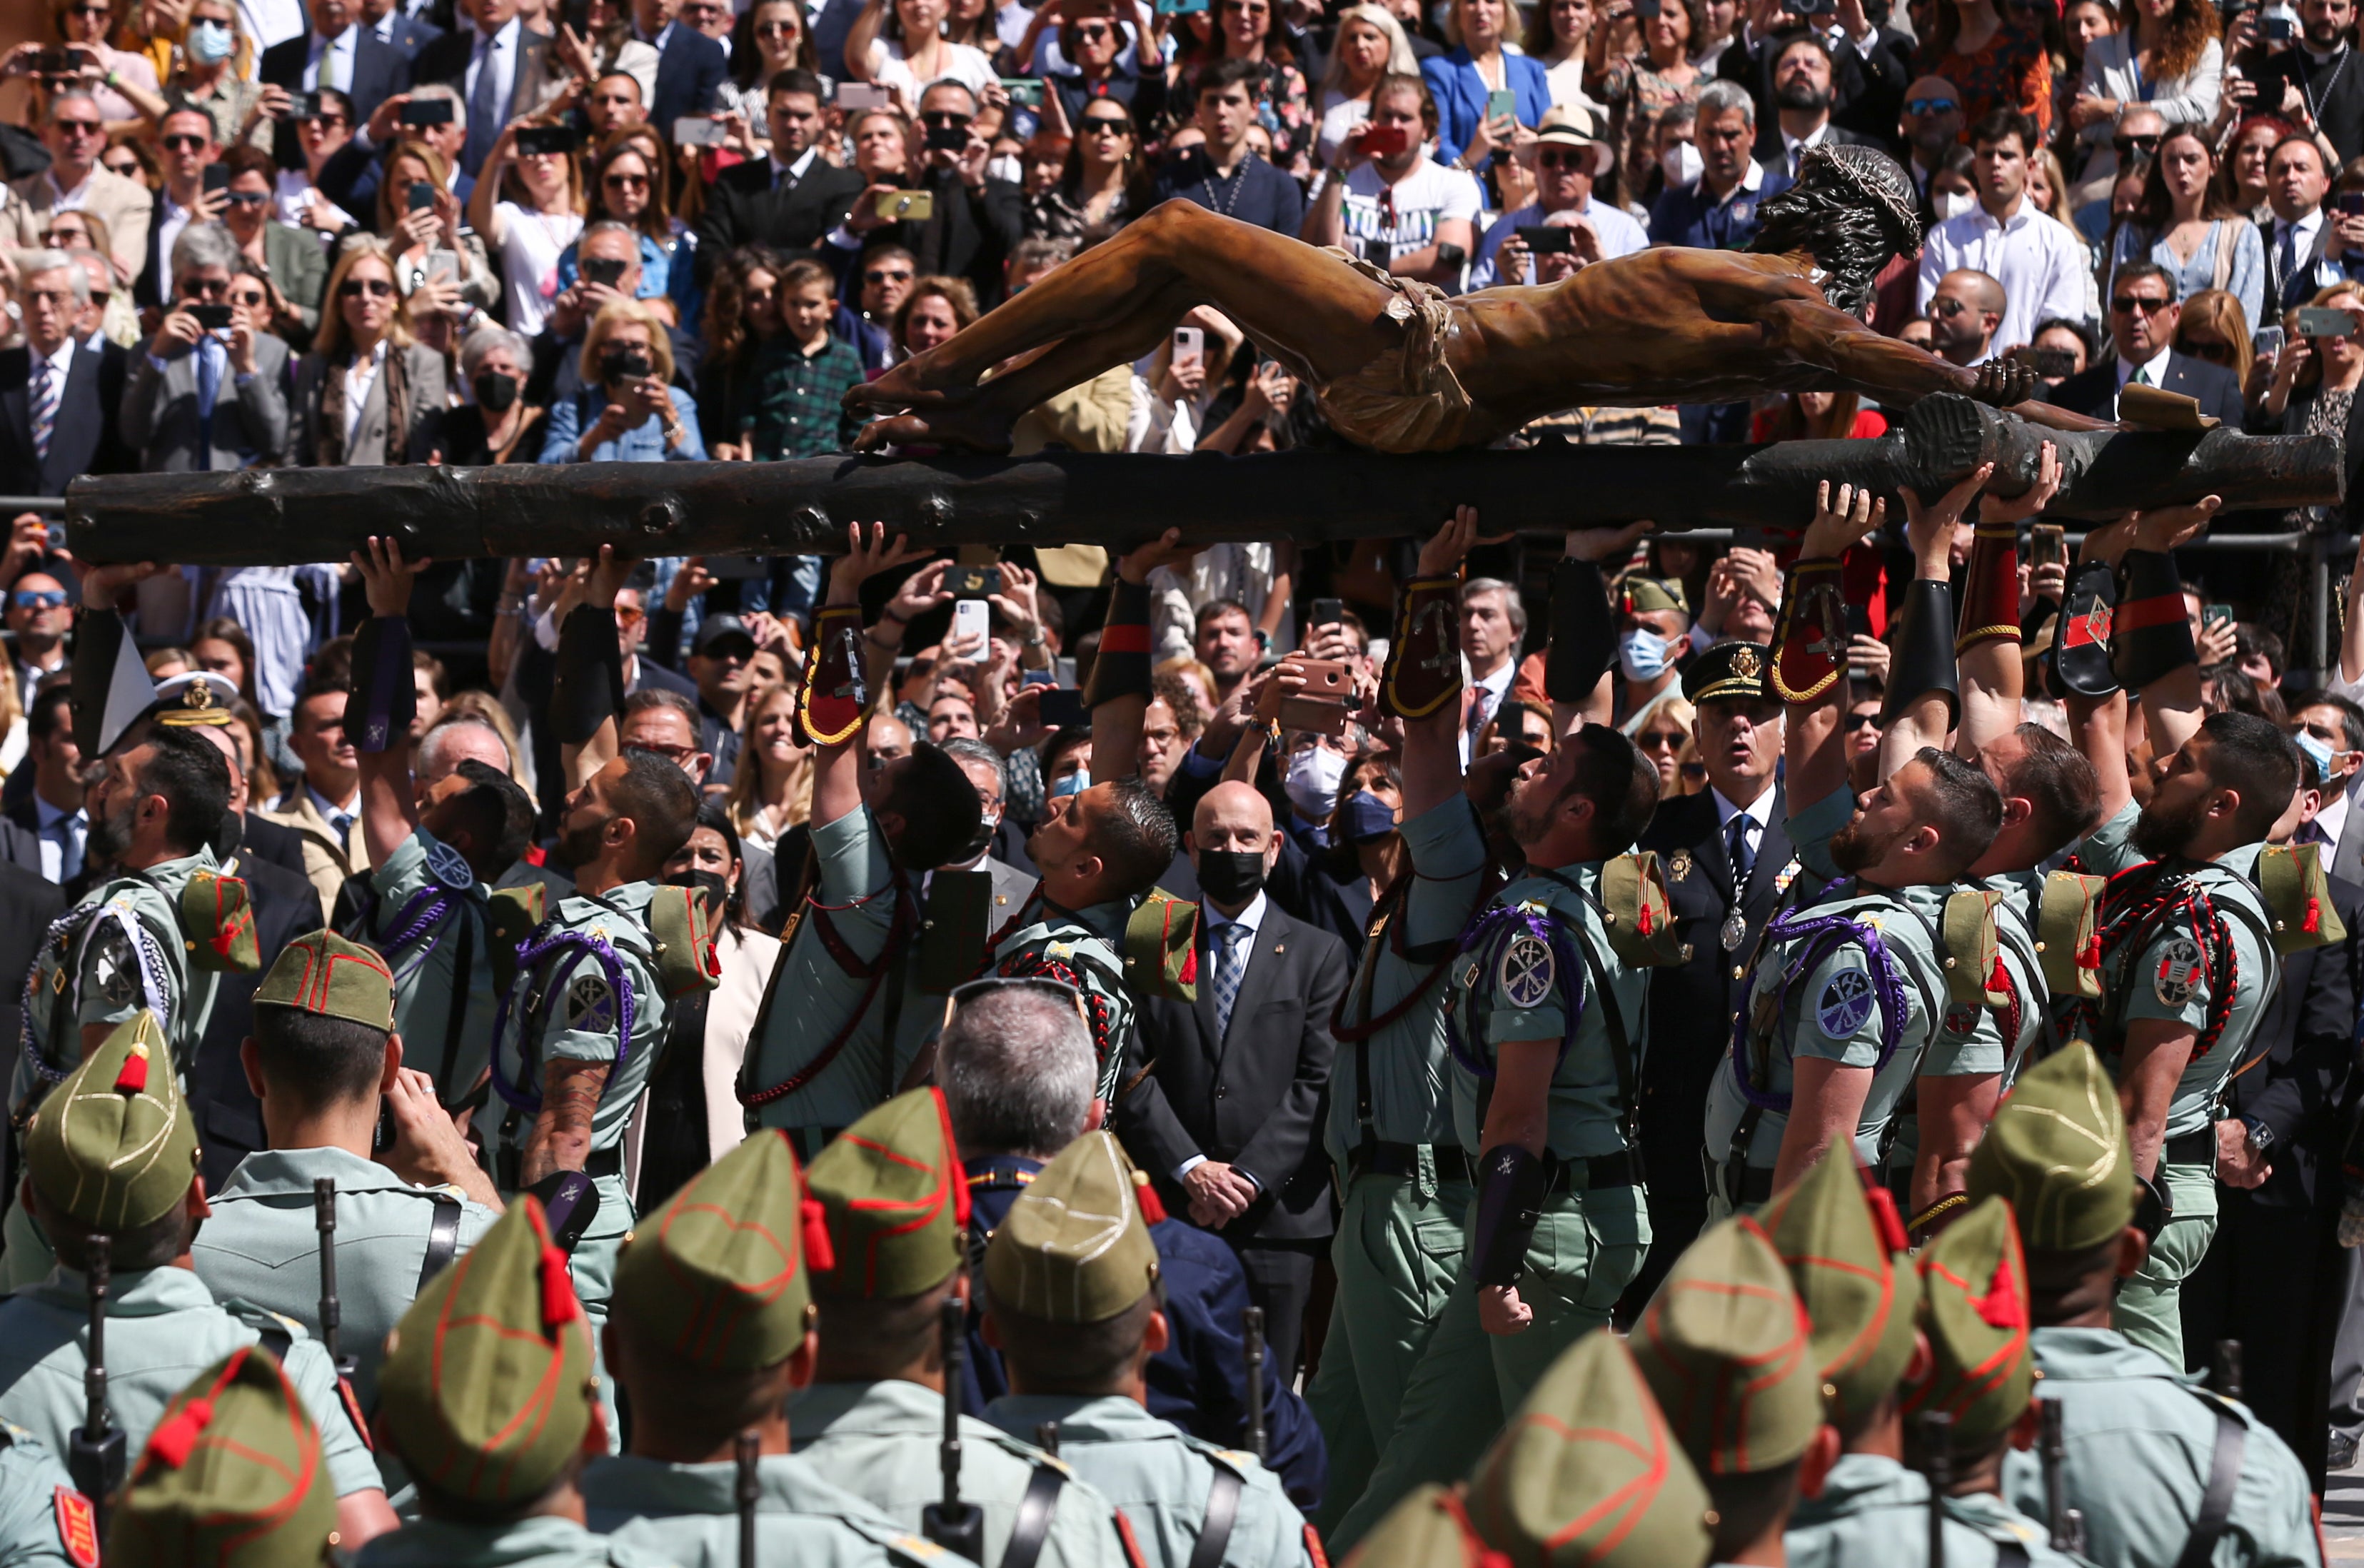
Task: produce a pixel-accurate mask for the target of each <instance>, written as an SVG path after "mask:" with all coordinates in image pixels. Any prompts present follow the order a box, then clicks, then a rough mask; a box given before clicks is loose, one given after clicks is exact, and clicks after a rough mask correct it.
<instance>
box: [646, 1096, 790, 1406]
mask: <svg viewBox="0 0 2364 1568" xmlns="http://www.w3.org/2000/svg"><path fill="white" fill-rule="evenodd" d="M828 1257H829V1240H828V1232H827V1231H826V1230H825V1229H823V1228H822V1226H821V1221H820V1205H819V1204H818V1203H815V1202H814V1201H813V1200H811V1199H810V1198H808V1197H806V1196H805V1182H804V1173H803V1172H802V1171H800V1170H798V1169H797V1156H796V1151H794V1150H792V1149H790V1148H789V1147H788V1140H787V1139H786V1136H784V1135H782V1134H780V1133H778V1132H776V1131H769V1130H767V1131H764V1132H758V1133H756V1134H754V1135H753V1136H752V1137H750V1138H748V1139H746V1140H744V1141H742V1143H740V1144H739V1146H738V1147H737V1148H735V1149H733V1150H731V1151H730V1153H728V1154H725V1155H724V1156H723V1157H722V1158H721V1159H719V1160H717V1161H716V1162H714V1163H713V1164H711V1165H708V1167H707V1168H706V1169H705V1170H703V1171H700V1172H699V1173H697V1175H696V1176H693V1177H692V1178H690V1180H689V1182H688V1184H686V1185H685V1186H684V1187H683V1188H682V1189H681V1190H680V1191H679V1192H677V1193H675V1194H674V1195H673V1197H672V1198H671V1199H670V1200H668V1201H667V1202H666V1204H665V1206H664V1207H663V1208H662V1209H660V1210H658V1211H657V1213H656V1214H655V1215H654V1216H653V1217H652V1218H649V1219H644V1220H642V1221H641V1223H640V1225H639V1227H638V1228H637V1229H636V1230H635V1231H634V1233H633V1239H632V1240H631V1242H630V1245H628V1246H627V1247H625V1249H624V1255H623V1258H622V1261H621V1262H619V1263H618V1264H617V1265H616V1295H615V1306H614V1307H613V1311H614V1313H615V1315H616V1317H617V1318H618V1320H619V1321H620V1322H621V1323H623V1324H624V1325H625V1326H626V1327H628V1328H629V1329H630V1330H631V1331H632V1332H633V1333H634V1334H635V1335H641V1336H646V1337H647V1339H648V1340H650V1342H652V1344H654V1345H656V1346H658V1347H661V1348H662V1349H663V1350H664V1351H666V1352H668V1353H669V1354H672V1355H675V1356H678V1357H680V1358H681V1359H682V1360H684V1361H686V1362H691V1363H692V1364H694V1365H697V1366H707V1367H715V1368H720V1369H726V1370H730V1371H741V1372H744V1371H750V1370H752V1369H753V1368H756V1367H764V1366H774V1365H776V1364H778V1363H779V1362H784V1361H786V1360H787V1358H788V1357H789V1356H791V1355H793V1354H795V1353H796V1351H797V1346H799V1345H801V1344H803V1343H804V1342H805V1318H806V1312H807V1309H808V1307H809V1305H810V1304H811V1301H812V1275H811V1273H810V1272H809V1271H810V1270H811V1269H812V1268H815V1267H818V1266H820V1264H821V1263H822V1262H826V1261H827V1260H828Z"/></svg>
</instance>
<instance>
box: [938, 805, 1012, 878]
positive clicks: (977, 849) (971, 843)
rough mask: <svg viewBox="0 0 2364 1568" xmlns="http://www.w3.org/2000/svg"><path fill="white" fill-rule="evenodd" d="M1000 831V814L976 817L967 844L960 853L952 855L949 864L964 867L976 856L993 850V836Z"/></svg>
mask: <svg viewBox="0 0 2364 1568" xmlns="http://www.w3.org/2000/svg"><path fill="white" fill-rule="evenodd" d="M1000 830H1001V814H1000V813H999V812H998V811H995V812H988V813H987V814H986V815H984V816H982V817H978V818H977V822H976V832H974V833H972V834H970V835H969V840H968V842H967V843H966V844H965V845H963V846H962V848H961V852H960V853H959V854H956V855H954V856H953V858H952V861H951V862H950V863H952V864H953V865H966V864H967V863H968V862H971V861H973V860H975V859H976V857H977V856H979V855H981V854H983V853H985V851H987V850H989V849H991V848H993V836H994V835H995V834H996V833H998V832H999V831H1000Z"/></svg>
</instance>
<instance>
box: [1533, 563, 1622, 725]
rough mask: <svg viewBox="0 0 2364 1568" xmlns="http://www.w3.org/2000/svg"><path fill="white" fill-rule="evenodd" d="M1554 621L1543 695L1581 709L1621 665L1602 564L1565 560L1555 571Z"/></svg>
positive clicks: (1552, 591) (1545, 666)
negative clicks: (1603, 678)
mask: <svg viewBox="0 0 2364 1568" xmlns="http://www.w3.org/2000/svg"><path fill="white" fill-rule="evenodd" d="M1551 617H1552V625H1551V651H1550V652H1549V653H1548V654H1546V655H1545V656H1544V691H1545V692H1547V693H1549V694H1550V695H1551V700H1552V701H1554V702H1556V703H1563V702H1564V703H1580V702H1582V701H1583V700H1584V699H1585V698H1587V697H1589V696H1590V695H1592V688H1593V687H1595V686H1597V685H1599V684H1600V677H1601V676H1603V675H1605V674H1607V673H1609V666H1610V665H1611V664H1612V663H1614V662H1616V660H1617V617H1614V616H1612V615H1611V614H1610V613H1609V584H1608V582H1607V580H1606V579H1604V578H1603V577H1602V576H1601V575H1600V562H1597V561H1566V560H1563V561H1562V562H1560V563H1559V564H1558V565H1557V566H1555V567H1553V568H1552V585H1551Z"/></svg>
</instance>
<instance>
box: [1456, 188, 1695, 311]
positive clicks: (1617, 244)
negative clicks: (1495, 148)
mask: <svg viewBox="0 0 2364 1568" xmlns="http://www.w3.org/2000/svg"><path fill="white" fill-rule="evenodd" d="M1560 210H1561V211H1564V212H1573V213H1575V214H1576V215H1577V216H1578V217H1581V218H1582V219H1584V221H1585V222H1587V223H1589V224H1590V225H1591V226H1592V232H1594V233H1595V234H1598V235H1599V236H1600V259H1601V260H1602V261H1611V260H1613V259H1615V258H1616V257H1619V256H1630V255H1632V254H1633V253H1634V251H1636V250H1648V249H1649V248H1650V236H1649V234H1648V233H1647V232H1646V231H1645V229H1644V228H1642V226H1641V225H1640V224H1639V223H1636V222H1635V221H1634V215H1633V214H1632V213H1629V212H1627V211H1625V210H1624V209H1622V207H1613V206H1610V205H1609V204H1608V203H1607V202H1603V201H1595V200H1594V199H1593V198H1592V197H1591V196H1590V195H1586V196H1585V198H1584V205H1583V206H1578V207H1563V208H1561V209H1560ZM1549 216H1550V215H1549V214H1547V213H1545V212H1544V209H1543V205H1542V204H1541V203H1537V204H1536V205H1534V206H1522V207H1521V208H1520V209H1519V210H1518V211H1516V212H1506V213H1504V214H1503V215H1502V216H1501V217H1498V218H1496V219H1495V220H1494V221H1493V223H1492V224H1490V225H1489V226H1488V228H1487V229H1486V233H1485V237H1484V238H1483V239H1479V240H1478V256H1477V260H1476V261H1475V262H1474V263H1473V264H1472V265H1471V267H1470V269H1469V286H1470V287H1471V288H1473V289H1482V288H1491V287H1493V286H1494V285H1495V284H1524V283H1533V281H1534V262H1533V259H1532V258H1530V259H1529V261H1528V262H1527V272H1526V275H1525V276H1523V277H1517V278H1506V277H1504V276H1502V275H1501V273H1500V272H1498V271H1497V270H1496V269H1495V265H1494V259H1495V257H1496V256H1497V255H1499V254H1500V252H1501V249H1502V241H1504V240H1505V239H1510V238H1511V235H1512V234H1513V233H1515V232H1516V231H1518V230H1519V229H1522V228H1542V227H1543V226H1544V218H1545V217H1549Z"/></svg>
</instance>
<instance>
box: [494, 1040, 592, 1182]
mask: <svg viewBox="0 0 2364 1568" xmlns="http://www.w3.org/2000/svg"><path fill="white" fill-rule="evenodd" d="M614 1065H615V1064H614V1063H613V1062H583V1061H577V1060H574V1059H572V1058H567V1057H557V1058H553V1059H552V1061H551V1062H549V1064H548V1065H547V1066H546V1067H544V1068H543V1070H542V1088H541V1113H540V1114H539V1115H537V1116H536V1117H535V1118H533V1130H532V1131H531V1132H530V1133H529V1134H527V1135H526V1140H525V1159H524V1161H523V1162H522V1163H521V1164H520V1166H519V1171H518V1181H519V1184H520V1185H522V1186H528V1187H530V1186H531V1185H533V1184H534V1183H536V1182H539V1181H541V1180H542V1179H543V1178H545V1177H547V1176H549V1175H550V1174H551V1173H552V1172H555V1171H579V1170H581V1169H583V1164H584V1162H585V1161H586V1160H588V1159H589V1158H590V1157H591V1116H592V1113H593V1112H595V1111H597V1109H598V1108H599V1096H600V1095H602V1094H603V1093H605V1092H606V1090H607V1087H608V1069H609V1068H610V1067H612V1066H614Z"/></svg>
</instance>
